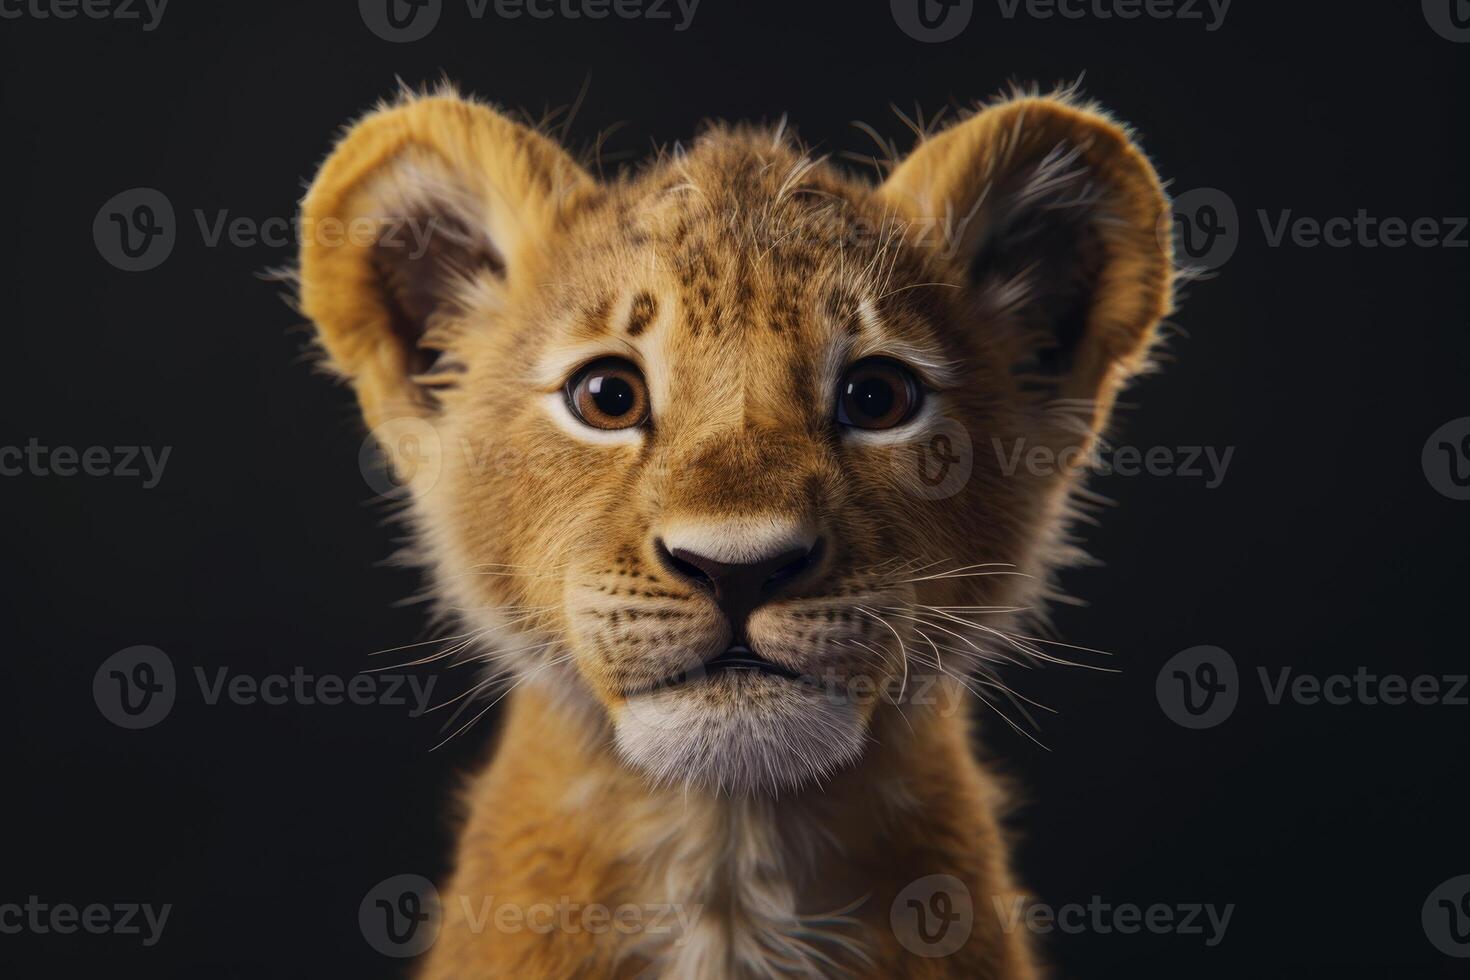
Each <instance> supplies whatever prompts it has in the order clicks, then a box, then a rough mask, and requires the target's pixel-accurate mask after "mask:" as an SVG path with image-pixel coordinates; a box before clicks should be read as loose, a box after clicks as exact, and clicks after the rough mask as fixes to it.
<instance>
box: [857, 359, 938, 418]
mask: <svg viewBox="0 0 1470 980" xmlns="http://www.w3.org/2000/svg"><path fill="white" fill-rule="evenodd" d="M919 402H920V390H919V383H918V382H917V381H916V380H915V379H914V375H913V372H911V371H909V369H908V368H906V367H904V366H903V365H902V364H900V363H898V362H897V361H890V360H888V359H887V358H884V357H871V358H869V359H867V360H866V361H859V362H858V363H856V364H854V365H853V366H852V367H850V368H848V369H847V374H846V375H844V376H843V378H842V383H841V384H840V385H838V388H837V421H838V422H840V423H842V424H843V425H850V426H852V427H853V428H855V429H891V428H893V427H894V426H896V425H902V424H903V423H904V422H907V421H908V420H909V419H911V418H913V417H914V413H915V412H917V411H918V410H919Z"/></svg>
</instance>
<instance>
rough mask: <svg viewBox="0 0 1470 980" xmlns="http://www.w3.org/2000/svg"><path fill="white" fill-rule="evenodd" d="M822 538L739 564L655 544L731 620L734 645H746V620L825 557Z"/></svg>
mask: <svg viewBox="0 0 1470 980" xmlns="http://www.w3.org/2000/svg"><path fill="white" fill-rule="evenodd" d="M822 547H823V543H822V539H821V538H817V539H815V540H814V541H813V542H812V543H811V544H810V545H805V544H803V545H798V546H795V547H784V548H781V549H780V550H779V551H772V552H770V553H767V554H765V555H760V556H754V557H751V558H750V559H748V560H743V561H738V562H728V561H721V560H719V559H716V558H712V557H710V556H709V555H707V554H701V553H700V552H698V551H694V550H693V549H690V548H680V547H673V548H670V547H668V545H667V544H665V542H664V539H662V538H659V539H657V540H655V541H654V549H655V550H656V551H657V552H658V556H659V560H660V561H662V562H663V565H664V567H665V568H666V569H668V571H669V572H670V573H671V574H673V575H676V576H678V577H679V578H680V579H683V580H684V581H686V582H689V583H691V584H692V585H694V586H696V587H698V588H703V589H707V590H709V591H710V592H711V593H712V594H713V595H714V599H715V602H716V603H717V604H718V605H719V607H720V611H721V612H723V613H724V614H725V618H726V619H728V620H729V621H730V629H731V630H732V631H733V632H734V637H733V642H734V643H743V642H744V632H745V621H746V619H747V618H748V617H749V616H750V614H751V613H752V612H754V611H755V609H756V607H758V606H760V605H761V604H762V603H765V602H769V601H770V600H771V599H773V598H775V597H776V596H777V595H779V594H780V593H781V592H782V591H783V590H785V589H786V588H787V587H789V586H790V585H792V584H793V583H795V582H796V581H797V580H798V579H800V578H801V577H802V576H803V575H805V574H806V573H807V572H808V571H810V570H811V569H812V568H814V567H815V566H816V564H817V563H818V562H819V561H820V560H821V557H822Z"/></svg>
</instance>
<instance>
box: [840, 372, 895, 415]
mask: <svg viewBox="0 0 1470 980" xmlns="http://www.w3.org/2000/svg"><path fill="white" fill-rule="evenodd" d="M847 393H848V397H849V398H850V399H851V400H852V404H853V407H854V408H856V409H857V410H858V412H859V413H860V414H862V415H865V416H867V417H868V418H870V419H881V418H883V417H884V416H885V415H887V414H888V413H889V411H890V410H891V409H892V408H893V401H894V391H893V386H892V385H891V384H889V383H888V382H887V381H885V380H884V379H882V378H864V379H863V380H862V381H858V382H855V383H853V384H850V385H848V386H847Z"/></svg>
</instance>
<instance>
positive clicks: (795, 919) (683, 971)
mask: <svg viewBox="0 0 1470 980" xmlns="http://www.w3.org/2000/svg"><path fill="white" fill-rule="evenodd" d="M963 714H964V713H963V712H956V713H954V714H952V715H950V716H947V717H946V716H941V714H940V713H939V712H937V711H935V710H933V709H926V710H924V711H922V712H921V711H917V710H914V709H908V710H907V711H906V712H905V714H903V715H901V714H900V709H898V708H895V707H893V706H889V705H885V706H883V707H882V708H881V709H880V710H879V711H878V713H877V715H876V717H875V718H874V722H873V727H872V734H873V738H872V740H871V743H870V748H869V751H868V753H867V754H866V755H865V757H864V758H863V759H862V760H861V761H860V762H859V763H858V764H856V765H855V766H853V767H851V768H849V769H847V770H845V771H843V772H840V773H838V774H835V775H834V776H833V778H832V779H831V780H830V781H829V782H827V783H826V784H825V785H822V786H813V787H810V788H808V789H806V790H805V791H803V792H800V793H797V794H794V795H792V796H789V797H783V798H779V799H772V798H763V797H731V796H728V795H716V794H713V793H709V792H705V791H702V790H700V789H697V788H693V787H684V786H654V785H651V784H650V783H649V782H648V781H647V780H646V779H645V778H644V777H643V776H642V775H641V774H639V773H637V772H635V771H633V770H631V769H630V768H628V766H627V765H626V764H625V763H624V762H623V761H622V760H620V759H619V758H618V757H617V756H616V755H615V754H614V752H613V750H612V748H611V743H610V740H609V738H608V737H607V735H606V733H605V732H598V731H595V730H593V729H592V727H591V726H588V725H587V724H586V722H585V720H581V719H579V718H578V717H577V711H576V710H575V709H573V708H570V707H568V706H567V705H565V704H563V703H560V702H559V701H558V700H557V699H555V698H552V697H549V696H547V695H546V694H545V693H543V692H539V691H536V690H526V689H522V690H521V691H518V692H517V693H516V695H515V700H514V703H513V704H512V705H511V706H510V709H509V711H508V713H507V718H506V722H505V727H504V730H503V732H502V734H501V739H500V745H499V747H498V749H497V751H496V755H495V758H494V760H493V762H492V763H491V765H490V766H489V768H488V769H487V770H486V771H485V772H484V773H483V774H482V775H481V777H480V778H479V779H478V780H477V782H476V783H475V785H474V787H473V789H472V791H471V797H470V800H469V804H470V805H469V815H468V821H469V825H468V826H467V827H466V830H465V834H464V837H463V840H464V845H463V850H462V852H461V854H460V856H459V866H458V868H457V870H456V874H455V876H454V879H453V881H452V882H451V884H450V886H449V888H448V890H447V891H446V893H445V894H443V896H442V900H443V903H444V910H445V934H446V939H441V944H444V943H445V942H446V940H447V937H448V936H450V935H451V934H452V933H453V932H454V931H455V930H456V928H460V929H462V928H463V927H465V926H467V925H468V926H473V924H474V923H473V921H472V920H473V918H474V917H475V915H476V913H477V912H482V911H483V910H484V908H485V904H486V903H485V899H486V897H492V903H491V904H493V905H494V906H495V907H496V908H492V909H490V910H489V911H491V912H492V913H495V912H496V909H498V908H499V907H500V906H502V905H506V904H510V905H514V906H516V907H518V908H519V909H521V910H523V911H524V910H525V909H528V908H530V907H532V906H542V905H546V904H551V905H558V904H562V905H567V906H569V907H570V908H569V911H567V912H566V913H565V914H568V915H570V916H571V917H572V918H573V919H575V920H577V921H580V919H579V917H580V916H582V915H583V914H584V913H585V914H588V915H595V916H601V915H602V914H603V911H602V910H607V911H608V912H611V911H613V910H618V909H620V908H621V909H624V912H623V913H622V914H624V915H625V916H627V917H633V913H632V912H631V911H627V909H628V908H629V907H631V906H636V907H637V909H638V910H639V911H638V914H637V916H636V918H637V920H638V921H637V922H630V923H626V924H625V927H621V928H620V929H611V930H608V931H607V933H605V934H602V935H594V934H591V933H590V931H589V933H588V934H587V935H586V936H584V937H583V940H582V942H580V943H573V942H567V941H566V940H567V938H568V937H566V936H562V935H558V937H557V938H558V942H557V943H548V944H544V945H545V949H543V950H542V953H543V954H544V955H545V956H560V955H571V953H570V952H568V951H569V950H574V949H576V950H581V954H579V955H592V956H595V957H596V958H598V959H602V958H603V957H606V958H607V959H606V966H607V968H608V970H609V971H611V972H607V973H606V974H603V973H597V975H609V976H613V975H621V974H619V973H618V972H617V966H618V964H622V963H628V962H633V961H639V960H641V961H644V962H656V963H660V964H663V965H665V966H666V968H667V969H666V975H669V976H689V977H732V976H747V975H748V976H761V975H765V971H766V970H767V969H768V968H771V967H772V965H773V964H777V963H780V962H782V961H787V962H790V961H795V962H798V963H805V964H808V965H811V966H813V968H814V969H815V968H816V967H817V966H819V965H820V964H821V962H823V959H822V958H823V957H826V958H829V959H830V960H832V961H833V962H839V963H846V964H861V963H863V962H866V961H869V960H871V961H875V962H876V961H880V960H883V959H885V958H886V957H889V956H892V955H901V954H902V950H901V949H896V948H895V946H896V943H895V937H894V934H893V929H892V928H891V926H890V925H889V921H888V920H889V915H890V905H891V904H892V903H893V901H894V899H895V897H896V896H897V895H898V893H899V892H901V891H903V889H904V888H905V887H907V886H908V885H910V884H911V883H912V882H914V881H915V880H916V879H919V878H923V877H925V876H927V875H932V874H947V875H953V876H955V877H957V878H958V879H959V880H960V881H962V882H964V883H965V889H966V890H967V891H968V892H969V896H970V899H971V901H972V902H973V904H974V907H975V908H976V910H977V911H984V912H987V913H988V912H989V910H990V907H991V906H990V897H989V896H992V895H1000V894H1003V893H1006V892H1008V891H1009V890H1010V885H1009V881H1008V875H1007V872H1006V869H1005V867H1004V864H1003V857H1002V855H1003V849H1002V846H1001V841H1000V837H999V831H998V828H997V824H996V809H997V806H998V803H999V794H998V792H997V791H996V788H995V786H994V784H993V783H992V782H991V781H990V780H989V779H988V777H987V776H986V775H985V774H984V773H983V772H982V771H981V770H980V768H979V767H978V766H977V765H976V763H975V762H974V759H973V756H972V753H971V750H970V747H969V745H968V742H969V739H968V734H967V731H966V728H967V726H966V724H965V722H964V719H963ZM981 903H984V905H985V907H984V909H983V910H982V909H981ZM589 909H590V910H594V911H588V910H589ZM988 918H990V919H993V918H994V917H993V916H989V917H988ZM655 920H657V921H655ZM976 920H977V926H978V925H979V924H980V921H981V916H980V915H977V916H976ZM557 921H558V922H559V923H560V921H561V920H560V919H558V920H557ZM589 928H590V927H589ZM495 938H496V939H497V941H499V942H501V943H502V945H504V944H505V943H506V937H504V936H497V937H495ZM542 938H544V937H542ZM533 945H534V944H533ZM553 947H554V948H553ZM589 950H590V952H589ZM539 962H540V961H538V963H539ZM569 962H570V961H569ZM895 962H896V961H895ZM544 965H547V964H542V966H544ZM540 968H541V966H538V967H537V969H540ZM571 972H576V971H575V970H573V971H571ZM594 972H597V971H594ZM635 972H636V971H635ZM539 975H556V971H555V970H554V969H553V970H549V971H548V972H546V973H542V974H539ZM890 975H891V974H890Z"/></svg>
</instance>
